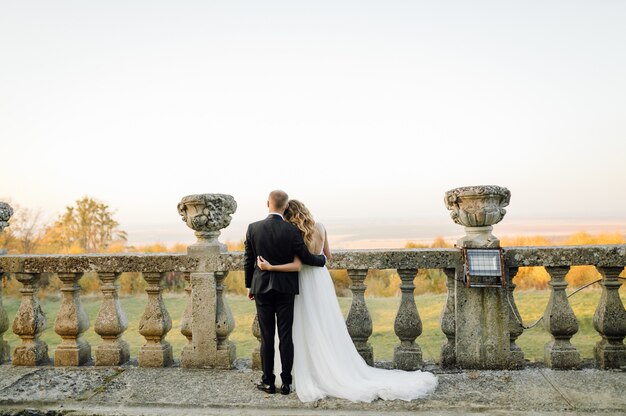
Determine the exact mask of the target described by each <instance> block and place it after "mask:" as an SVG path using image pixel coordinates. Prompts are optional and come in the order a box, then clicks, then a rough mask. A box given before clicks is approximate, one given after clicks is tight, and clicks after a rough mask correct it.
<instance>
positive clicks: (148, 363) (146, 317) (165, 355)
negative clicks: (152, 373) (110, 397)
mask: <svg viewBox="0 0 626 416" xmlns="http://www.w3.org/2000/svg"><path fill="white" fill-rule="evenodd" d="M164 274H165V273H158V272H156V273H155V272H144V273H143V277H144V279H145V280H146V282H148V287H146V293H147V294H148V303H147V304H146V309H145V310H144V312H143V315H142V317H141V320H140V321H139V333H140V334H141V335H143V337H144V338H145V339H146V343H145V344H144V345H143V346H142V347H141V350H140V351H139V366H140V367H167V366H169V365H171V364H172V362H173V359H172V346H171V345H170V343H169V342H167V341H165V336H166V335H167V333H168V332H169V331H170V329H172V319H171V318H170V314H169V313H168V312H167V309H166V308H165V303H163V296H162V295H161V279H162V278H163V275H164Z"/></svg>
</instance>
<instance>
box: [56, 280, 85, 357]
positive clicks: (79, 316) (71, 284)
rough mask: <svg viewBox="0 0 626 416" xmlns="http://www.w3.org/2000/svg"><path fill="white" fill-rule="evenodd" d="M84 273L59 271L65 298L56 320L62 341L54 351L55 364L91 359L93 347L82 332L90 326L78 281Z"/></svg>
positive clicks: (57, 330)
mask: <svg viewBox="0 0 626 416" xmlns="http://www.w3.org/2000/svg"><path fill="white" fill-rule="evenodd" d="M82 275H83V274H82V273H59V274H58V276H59V280H61V282H63V286H62V287H61V293H62V294H63V298H62V300H61V306H60V308H59V313H58V314H57V318H56V320H55V322H54V331H55V332H56V333H57V334H58V335H59V336H60V337H61V339H62V341H61V344H59V346H57V348H56V350H55V351H54V365H55V366H78V365H82V364H85V363H86V362H87V361H89V360H91V347H90V346H89V343H87V341H85V340H84V339H83V337H82V334H83V333H84V332H85V331H86V330H87V328H89V317H88V316H87V314H86V313H85V310H84V309H83V305H82V303H81V301H80V286H78V281H79V280H80V278H81V277H82Z"/></svg>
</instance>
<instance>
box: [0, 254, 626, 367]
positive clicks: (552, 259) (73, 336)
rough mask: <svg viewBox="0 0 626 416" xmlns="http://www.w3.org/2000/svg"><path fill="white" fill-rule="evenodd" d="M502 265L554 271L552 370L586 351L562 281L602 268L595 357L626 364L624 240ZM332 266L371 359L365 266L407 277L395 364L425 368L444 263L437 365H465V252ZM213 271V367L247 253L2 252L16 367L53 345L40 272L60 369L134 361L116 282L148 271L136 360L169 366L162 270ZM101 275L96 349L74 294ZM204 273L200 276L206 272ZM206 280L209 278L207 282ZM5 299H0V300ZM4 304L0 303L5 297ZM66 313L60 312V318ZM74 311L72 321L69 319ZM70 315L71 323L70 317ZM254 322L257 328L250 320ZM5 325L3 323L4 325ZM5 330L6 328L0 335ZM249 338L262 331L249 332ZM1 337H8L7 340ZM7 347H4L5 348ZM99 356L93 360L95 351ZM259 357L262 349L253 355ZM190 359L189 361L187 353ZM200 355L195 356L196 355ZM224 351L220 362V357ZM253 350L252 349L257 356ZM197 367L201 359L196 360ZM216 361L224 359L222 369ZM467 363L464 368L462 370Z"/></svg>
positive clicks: (364, 257) (515, 258)
mask: <svg viewBox="0 0 626 416" xmlns="http://www.w3.org/2000/svg"><path fill="white" fill-rule="evenodd" d="M504 261H505V266H506V270H507V276H508V280H509V282H510V283H512V279H513V277H514V276H515V274H516V273H517V270H518V269H519V268H520V267H526V266H544V267H546V270H547V271H548V273H549V274H550V276H551V281H550V289H549V290H550V293H551V295H550V301H549V303H548V306H547V308H546V311H545V314H544V322H543V324H544V327H545V328H546V330H547V331H548V332H549V333H550V334H551V335H552V337H553V340H552V341H551V342H550V343H548V344H547V345H546V347H545V351H546V354H545V363H546V365H547V366H549V367H551V368H560V369H567V368H576V367H578V366H579V365H580V355H579V353H578V352H577V351H576V348H575V347H574V346H573V345H572V344H571V343H570V342H569V340H570V339H571V337H572V336H573V335H574V334H575V333H576V330H577V322H576V317H575V316H574V314H573V312H572V309H571V307H570V305H569V300H568V298H567V297H566V296H565V295H564V291H563V290H564V288H565V286H566V283H565V280H564V277H565V276H566V274H567V272H568V270H569V268H570V267H571V266H575V265H593V266H596V267H597V269H598V270H599V272H600V273H601V274H602V276H603V281H602V283H601V284H602V296H601V299H600V302H599V304H598V307H597V310H596V314H595V316H594V327H595V328H596V330H597V331H598V333H599V341H598V344H597V346H596V350H595V354H596V361H597V363H598V366H599V367H600V368H619V367H621V366H623V365H625V363H626V348H625V347H624V344H623V338H624V336H625V335H626V312H625V311H624V306H623V303H622V300H621V298H620V296H619V293H618V290H617V289H618V288H619V286H620V285H621V283H622V280H621V279H618V275H619V274H620V273H621V272H622V271H623V270H624V266H625V265H626V245H602V246H563V247H508V248H505V249H504ZM328 267H329V268H330V269H346V270H347V271H348V276H349V277H350V279H351V281H352V285H351V288H352V290H353V297H352V304H351V307H350V312H349V314H348V317H347V320H346V321H347V325H348V329H349V333H350V335H351V336H352V338H353V340H354V342H355V345H356V347H357V350H358V351H359V352H360V353H361V355H362V356H363V357H364V359H365V360H366V361H367V362H369V363H370V364H371V363H373V360H374V358H375V351H373V350H372V347H371V345H370V344H369V342H368V339H369V337H370V336H371V335H372V320H371V316H370V313H369V310H368V307H367V301H366V299H365V298H364V297H363V292H364V291H365V289H366V284H365V277H366V276H367V273H368V271H369V270H375V269H396V270H397V271H398V274H399V275H400V278H401V279H402V285H401V291H402V297H401V299H400V305H399V307H398V310H397V313H396V318H395V323H394V330H395V332H396V335H397V336H398V344H397V346H396V348H395V350H394V366H395V367H397V368H401V369H406V370H413V369H417V368H421V366H422V356H421V350H420V347H419V336H420V334H421V332H422V328H421V321H420V316H419V307H418V306H419V304H417V305H416V303H415V300H414V298H413V296H412V292H413V288H414V285H413V279H414V278H415V275H416V273H417V271H418V270H420V269H441V270H443V271H444V272H445V274H446V276H447V278H448V281H447V285H448V289H449V290H448V298H447V301H446V303H445V305H444V308H443V310H442V316H441V330H442V331H443V333H444V334H445V335H446V341H445V342H444V345H443V346H442V350H441V359H440V364H441V365H442V366H443V367H455V366H459V364H458V363H457V361H456V352H455V345H456V342H455V341H456V340H455V336H456V330H455V328H456V325H455V299H454V293H455V292H454V290H453V288H454V286H455V284H456V283H458V282H457V281H456V273H455V271H456V270H458V269H461V268H462V267H463V256H462V253H461V251H460V250H458V249H398V250H337V251H334V252H333V255H332V260H331V261H329V264H328ZM200 268H204V270H214V272H213V274H212V276H214V280H213V282H212V285H213V286H214V288H215V314H214V327H215V337H216V345H215V354H216V358H215V360H214V364H215V365H216V366H218V367H222V368H229V367H231V366H232V363H233V361H234V357H235V351H236V350H235V348H236V346H235V345H234V343H233V342H232V341H230V340H229V339H228V336H229V334H230V333H231V332H232V330H233V328H234V325H235V324H236V321H237V317H236V316H233V314H232V312H231V310H230V308H229V307H228V303H227V300H226V298H225V297H224V296H223V290H222V286H223V280H224V278H225V276H226V274H227V273H228V272H229V271H241V270H243V253H240V252H216V253H214V254H213V255H212V256H211V258H210V259H202V258H200V257H197V256H194V255H189V254H172V253H163V254H153V253H150V254H148V253H133V254H84V255H3V256H0V272H1V273H12V274H14V275H15V276H16V278H17V279H18V280H19V281H20V282H21V283H22V284H23V289H22V290H21V292H22V301H21V305H20V308H19V311H18V313H17V316H16V318H15V321H14V322H13V332H14V333H15V334H16V335H18V336H19V337H20V338H21V340H22V343H21V344H20V345H18V346H16V347H14V351H13V354H12V357H11V359H12V363H13V365H41V364H45V363H48V362H50V361H51V360H50V357H49V356H48V347H47V345H46V344H45V343H44V342H43V341H41V340H40V339H39V336H40V334H41V333H42V331H43V330H44V328H45V326H46V320H45V316H44V314H43V312H42V310H41V307H40V306H39V303H38V300H37V296H36V293H37V290H38V282H39V276H40V275H41V274H42V273H57V274H58V275H59V277H60V278H61V280H62V282H63V288H62V289H61V291H62V292H63V298H62V302H61V305H60V313H59V315H58V316H59V318H57V322H56V323H55V332H56V333H57V334H58V335H59V336H60V337H61V338H62V342H61V344H59V346H58V347H57V348H56V350H55V352H54V356H53V363H54V365H71V366H76V365H82V364H84V363H86V362H88V361H89V359H90V358H93V359H94V360H95V364H96V365H120V364H123V363H124V362H126V361H128V359H129V353H128V351H129V349H128V344H127V343H126V341H124V339H123V334H124V331H125V330H126V329H127V327H128V321H127V318H126V315H125V314H124V311H123V310H122V308H121V306H120V303H119V300H118V298H117V290H118V289H117V285H116V283H115V282H116V280H117V279H118V277H119V274H120V273H122V272H142V273H143V275H144V279H145V280H146V282H147V283H148V286H147V288H146V292H147V294H148V304H147V306H146V309H145V311H144V314H143V316H142V318H141V323H140V329H139V332H140V333H141V334H142V335H143V336H144V337H145V339H146V343H145V345H143V346H142V347H141V349H140V353H139V357H138V361H139V365H140V366H168V365H170V364H172V362H173V360H174V359H175V357H172V352H171V347H170V346H169V344H168V343H167V341H166V336H167V333H168V331H169V330H170V329H171V318H170V316H169V313H168V311H167V308H166V307H165V305H164V304H163V301H162V297H161V287H160V282H161V279H162V276H163V274H164V273H166V272H170V271H178V272H183V275H184V277H185V279H186V280H188V281H190V282H192V279H191V276H194V275H195V276H197V278H200V279H203V278H206V273H207V272H198V270H199V269H200ZM88 272H97V273H98V276H99V278H100V280H101V281H102V285H101V292H102V305H101V307H100V311H99V313H98V316H97V318H96V320H95V322H94V329H95V332H96V333H97V334H99V335H100V336H101V338H102V342H101V343H100V344H99V345H94V346H89V345H88V344H86V343H85V342H84V341H82V335H83V334H84V333H85V331H88V330H89V325H90V323H89V321H88V319H85V318H86V317H84V315H83V314H84V312H82V306H81V303H80V296H79V292H78V290H77V283H78V281H79V279H80V277H81V276H82V274H83V273H88ZM202 276H204V277H202ZM205 280H206V279H205ZM192 287H193V282H192V284H190V285H189V286H188V288H187V290H188V293H189V296H188V298H187V299H188V300H187V307H186V308H185V312H184V314H183V316H182V317H180V318H181V319H182V325H181V327H182V328H181V331H182V332H183V334H184V335H185V336H186V337H187V339H188V340H189V344H188V345H187V346H186V347H185V348H184V349H183V352H182V356H183V357H182V358H181V364H184V365H185V366H188V367H202V366H206V365H207V363H206V362H202V363H200V362H201V361H202V360H198V359H197V357H196V358H189V357H194V354H193V352H194V349H195V350H197V349H198V348H199V347H198V346H197V345H195V346H194V344H193V335H192V334H193V331H192V324H191V323H192V321H193V320H194V316H197V315H194V314H193V308H192V299H193V294H192V292H193V290H192ZM514 289H515V285H513V284H509V285H508V286H507V287H506V288H504V289H502V290H505V291H506V296H507V297H508V299H509V302H508V304H509V305H511V307H513V308H515V310H510V307H508V308H507V309H508V313H509V321H508V322H509V331H508V332H509V338H510V339H507V343H508V344H507V345H510V357H511V358H510V365H509V367H510V368H519V367H520V366H523V362H524V361H523V351H521V349H520V347H519V346H517V345H516V344H515V340H516V339H517V338H518V337H519V336H520V335H521V334H522V331H523V328H522V327H521V325H520V323H519V322H518V321H517V319H516V318H515V316H516V315H515V314H518V312H517V307H516V304H515V300H514ZM0 299H1V298H0ZM0 305H1V303H0ZM3 316H6V313H4V311H3V310H2V311H1V312H0V324H2V319H4V320H6V317H5V318H3ZM61 316H63V317H64V318H61ZM70 317H71V319H69V318H70ZM66 318H67V319H66ZM253 327H254V324H253ZM3 328H4V329H3ZM0 329H3V330H2V331H1V332H5V331H6V330H7V329H8V325H4V326H3V325H0ZM1 336H2V333H0V337H1ZM250 336H251V337H253V336H256V337H257V338H258V333H254V330H251V333H250ZM0 342H2V343H4V341H2V340H1V338H0ZM0 345H3V344H0ZM92 348H93V349H94V352H95V354H94V357H91V349H92ZM7 349H8V348H7V346H4V347H3V353H4V360H5V361H6V360H7V358H8V351H7ZM256 354H257V355H258V351H257V352H256ZM185 355H188V358H187V359H185V358H184V356H185ZM196 355H197V354H196ZM218 355H219V357H220V358H219V359H218V358H217V356H218ZM253 355H254V353H253ZM198 363H200V364H198ZM218 363H221V364H219V365H217V364H218ZM259 364H260V362H259V358H258V356H257V357H256V359H255V357H253V365H254V366H258V365H259ZM461 367H463V366H461Z"/></svg>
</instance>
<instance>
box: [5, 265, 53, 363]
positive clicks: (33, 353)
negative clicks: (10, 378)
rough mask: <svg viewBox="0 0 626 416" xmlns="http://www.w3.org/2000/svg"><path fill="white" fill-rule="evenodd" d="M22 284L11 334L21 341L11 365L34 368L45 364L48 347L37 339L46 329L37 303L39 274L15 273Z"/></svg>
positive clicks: (44, 317)
mask: <svg viewBox="0 0 626 416" xmlns="http://www.w3.org/2000/svg"><path fill="white" fill-rule="evenodd" d="M15 277H16V278H17V280H18V281H19V282H20V283H22V285H23V287H22V288H21V289H20V292H21V294H22V301H21V303H20V307H19V309H18V310H17V314H16V315H15V320H14V321H13V333H14V334H15V335H17V336H19V337H20V338H21V339H22V343H21V344H20V345H18V346H17V348H15V351H14V352H13V365H24V366H35V365H42V364H47V363H48V362H49V361H50V359H49V358H48V345H46V343H45V342H43V341H41V340H40V339H39V336H40V335H41V333H42V332H43V331H44V329H46V316H45V315H44V314H43V311H42V310H41V305H39V302H38V301H37V290H38V289H39V279H40V278H41V275H40V274H38V273H37V274H32V273H16V275H15Z"/></svg>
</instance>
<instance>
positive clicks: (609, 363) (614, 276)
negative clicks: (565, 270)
mask: <svg viewBox="0 0 626 416" xmlns="http://www.w3.org/2000/svg"><path fill="white" fill-rule="evenodd" d="M622 270H624V268H623V267H598V271H599V272H600V274H601V275H602V277H603V279H602V282H601V283H600V284H601V285H602V296H601V297H600V302H599V303H598V308H597V309H596V312H595V314H594V315H593V327H594V328H595V329H596V331H598V332H599V333H600V335H602V340H600V341H599V342H598V343H597V344H596V346H595V348H594V353H595V356H596V362H597V364H598V366H599V367H600V368H603V369H608V368H622V367H624V366H625V365H626V347H625V346H624V336H626V310H624V304H623V303H622V299H621V298H620V296H619V292H618V291H619V287H620V286H621V285H622V282H621V280H620V279H618V276H619V274H620V273H621V272H622Z"/></svg>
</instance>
